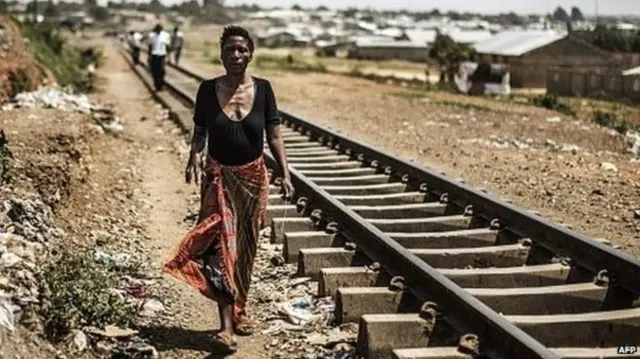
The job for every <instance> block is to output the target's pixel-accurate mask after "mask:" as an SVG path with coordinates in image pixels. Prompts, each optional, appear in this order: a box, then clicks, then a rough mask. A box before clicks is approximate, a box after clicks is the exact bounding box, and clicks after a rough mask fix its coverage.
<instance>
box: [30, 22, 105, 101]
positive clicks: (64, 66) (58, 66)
mask: <svg viewBox="0 0 640 359" xmlns="http://www.w3.org/2000/svg"><path fill="white" fill-rule="evenodd" d="M22 32H23V35H24V37H26V38H27V39H28V40H29V46H30V48H31V51H32V53H33V55H34V57H35V58H36V60H38V62H40V63H41V64H42V65H43V66H45V67H47V68H48V69H50V70H51V71H52V72H53V73H54V75H55V76H56V79H57V80H58V83H59V84H60V85H61V86H63V87H66V86H71V87H73V88H74V89H75V90H77V91H80V92H90V91H93V90H94V84H93V81H92V79H91V76H90V75H89V74H88V73H87V72H86V71H85V68H86V66H87V65H88V64H89V63H90V62H91V60H95V61H96V62H98V61H99V59H100V57H101V54H100V53H99V52H91V53H90V54H88V55H89V56H87V54H86V53H85V54H83V53H82V52H81V51H80V50H78V49H76V48H74V47H72V46H69V45H68V44H66V43H65V41H64V39H63V38H62V37H61V36H60V34H59V33H58V32H57V30H56V29H55V28H54V27H53V25H51V24H46V23H40V24H31V23H24V24H22Z"/></svg>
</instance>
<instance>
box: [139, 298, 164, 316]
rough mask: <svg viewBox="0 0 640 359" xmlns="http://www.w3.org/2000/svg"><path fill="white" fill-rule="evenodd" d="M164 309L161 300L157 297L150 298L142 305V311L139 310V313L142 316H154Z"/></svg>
mask: <svg viewBox="0 0 640 359" xmlns="http://www.w3.org/2000/svg"><path fill="white" fill-rule="evenodd" d="M164 311H165V307H164V304H162V302H160V301H159V300H157V299H150V300H148V301H146V302H145V303H144V305H143V306H142V312H140V315H141V316H143V317H156V316H158V313H160V312H164Z"/></svg>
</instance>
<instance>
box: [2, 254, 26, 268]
mask: <svg viewBox="0 0 640 359" xmlns="http://www.w3.org/2000/svg"><path fill="white" fill-rule="evenodd" d="M20 262H22V258H20V257H18V256H17V255H16V254H14V253H11V252H6V253H3V254H2V257H0V267H2V268H12V267H15V266H17V265H18V264H19V263H20Z"/></svg>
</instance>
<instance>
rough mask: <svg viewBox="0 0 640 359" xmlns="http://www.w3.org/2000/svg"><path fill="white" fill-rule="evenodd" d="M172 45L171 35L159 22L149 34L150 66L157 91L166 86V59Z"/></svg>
mask: <svg viewBox="0 0 640 359" xmlns="http://www.w3.org/2000/svg"><path fill="white" fill-rule="evenodd" d="M170 46H171V36H170V35H169V33H167V32H166V31H164V30H163V29H162V25H160V24H158V25H156V27H154V28H153V31H151V33H150V34H149V67H150V70H151V75H152V76H153V83H154V85H155V88H156V91H162V88H163V87H164V75H165V69H164V65H165V61H166V58H167V53H168V52H169V48H170Z"/></svg>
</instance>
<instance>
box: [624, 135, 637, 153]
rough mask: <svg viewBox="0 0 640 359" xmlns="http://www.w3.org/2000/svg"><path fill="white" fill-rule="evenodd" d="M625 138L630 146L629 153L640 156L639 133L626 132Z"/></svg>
mask: <svg viewBox="0 0 640 359" xmlns="http://www.w3.org/2000/svg"><path fill="white" fill-rule="evenodd" d="M625 138H626V140H627V142H628V143H629V145H630V148H629V152H631V153H632V154H634V155H636V156H637V155H640V132H636V131H627V134H626V135H625Z"/></svg>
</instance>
